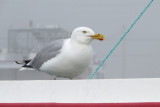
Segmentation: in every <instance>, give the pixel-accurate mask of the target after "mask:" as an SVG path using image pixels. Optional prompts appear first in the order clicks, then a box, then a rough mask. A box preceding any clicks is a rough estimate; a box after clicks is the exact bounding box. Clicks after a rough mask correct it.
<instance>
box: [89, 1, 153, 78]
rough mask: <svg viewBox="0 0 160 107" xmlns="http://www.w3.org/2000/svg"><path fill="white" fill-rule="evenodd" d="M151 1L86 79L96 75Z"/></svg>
mask: <svg viewBox="0 0 160 107" xmlns="http://www.w3.org/2000/svg"><path fill="white" fill-rule="evenodd" d="M152 2H153V0H151V1H150V2H149V3H148V4H147V6H146V7H145V8H144V9H143V11H142V12H141V13H140V14H139V15H138V17H137V18H136V19H135V20H134V22H133V23H132V24H131V26H130V27H129V28H128V29H127V30H126V32H125V33H124V34H123V35H122V37H121V38H120V40H119V41H118V42H117V43H116V45H115V46H114V47H113V48H112V49H111V50H110V52H109V53H108V54H107V55H106V57H105V58H104V59H103V60H102V61H101V63H100V64H99V65H98V67H97V68H96V69H95V71H94V72H93V73H92V74H91V75H90V76H89V78H88V79H92V77H93V76H94V75H95V74H96V72H97V71H98V70H99V68H100V67H101V66H102V65H103V63H104V62H105V61H106V59H107V58H108V57H109V56H110V55H111V53H112V52H113V51H114V50H115V48H116V47H117V46H118V45H119V43H120V42H121V41H122V40H123V39H124V37H125V36H126V35H127V33H128V32H129V31H130V30H131V29H132V27H133V26H134V25H135V24H136V22H137V21H138V20H139V19H140V17H141V16H142V15H143V13H144V12H145V11H146V10H147V8H148V7H149V6H150V5H151V3H152Z"/></svg>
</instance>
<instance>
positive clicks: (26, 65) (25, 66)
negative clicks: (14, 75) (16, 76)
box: [15, 60, 34, 71]
mask: <svg viewBox="0 0 160 107" xmlns="http://www.w3.org/2000/svg"><path fill="white" fill-rule="evenodd" d="M30 61H31V60H23V61H15V63H16V64H19V65H22V68H21V69H20V70H19V71H24V70H34V69H33V66H31V65H29V62H30Z"/></svg>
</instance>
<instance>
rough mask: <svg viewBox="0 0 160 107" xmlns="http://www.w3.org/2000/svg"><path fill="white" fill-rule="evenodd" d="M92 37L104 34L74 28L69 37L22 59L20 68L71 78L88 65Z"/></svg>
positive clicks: (101, 37) (99, 37) (80, 72)
mask: <svg viewBox="0 0 160 107" xmlns="http://www.w3.org/2000/svg"><path fill="white" fill-rule="evenodd" d="M93 39H97V40H103V39H104V36H103V35H102V34H97V33H94V31H93V30H92V29H90V28H88V27H78V28H75V29H74V30H73V32H72V34H71V38H68V39H63V40H57V41H54V42H52V43H50V44H49V45H47V46H46V47H44V48H43V49H42V50H41V51H39V52H38V53H37V55H36V56H35V57H34V58H33V59H32V60H27V61H24V62H25V64H24V65H23V66H22V68H21V70H24V69H27V68H29V69H30V68H31V69H36V70H38V71H43V72H45V73H48V74H50V75H54V76H55V77H64V78H69V79H72V78H74V77H76V76H78V75H80V74H82V73H83V72H84V71H85V69H86V68H87V67H88V66H89V64H90V62H91V59H92V54H93V50H92V46H91V42H92V41H93ZM17 63H18V64H19V62H17Z"/></svg>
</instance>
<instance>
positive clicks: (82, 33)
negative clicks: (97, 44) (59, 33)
mask: <svg viewBox="0 0 160 107" xmlns="http://www.w3.org/2000/svg"><path fill="white" fill-rule="evenodd" d="M93 39H97V40H100V41H102V40H104V36H103V35H102V34H98V33H95V32H94V31H93V30H92V29H90V28H88V27H78V28H75V29H74V30H73V32H72V34H71V40H74V41H76V42H78V43H82V44H91V42H92V40H93Z"/></svg>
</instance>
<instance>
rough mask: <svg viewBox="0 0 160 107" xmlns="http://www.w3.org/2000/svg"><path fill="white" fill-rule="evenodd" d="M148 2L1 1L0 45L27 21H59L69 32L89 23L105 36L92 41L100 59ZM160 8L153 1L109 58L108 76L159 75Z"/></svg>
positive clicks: (40, 23)
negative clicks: (11, 30)
mask: <svg viewBox="0 0 160 107" xmlns="http://www.w3.org/2000/svg"><path fill="white" fill-rule="evenodd" d="M149 1H150V0H0V48H4V47H7V36H8V35H7V33H8V29H9V28H28V26H29V21H30V20H32V21H33V26H34V27H46V26H47V25H56V24H59V25H61V27H63V28H64V29H66V30H68V31H70V32H71V31H72V30H73V29H74V28H75V27H78V26H88V27H90V28H92V29H93V30H94V31H95V32H97V33H102V34H104V35H105V37H106V40H105V41H103V42H99V41H95V42H94V43H93V47H94V50H95V52H96V54H97V56H98V58H99V59H102V58H103V57H104V56H105V55H106V54H107V53H108V52H109V51H110V49H111V48H112V47H113V46H114V45H115V43H116V42H117V40H118V39H119V38H120V37H121V36H122V34H123V33H124V31H125V30H126V29H127V28H128V27H129V25H130V24H131V23H132V22H133V20H134V19H135V18H136V17H137V16H138V14H139V13H140V12H141V11H142V9H143V8H144V7H145V6H146V4H147V3H148V2H149ZM159 10H160V0H154V2H153V4H152V5H151V6H150V8H149V9H148V10H147V11H146V13H145V14H144V15H143V17H142V18H141V19H140V20H139V22H138V23H137V24H136V25H135V26H134V28H133V29H132V30H131V31H130V32H129V34H128V35H127V37H126V38H125V41H123V42H122V43H121V44H120V46H119V47H118V48H117V49H116V50H115V52H114V53H113V55H112V56H111V57H110V58H109V59H108V62H107V63H106V66H107V68H106V70H110V72H111V73H110V75H109V76H111V77H116V76H118V74H119V73H116V72H123V71H125V72H130V73H128V74H126V76H127V75H129V76H130V75H138V73H140V75H143V74H144V73H145V72H147V73H148V74H147V76H148V75H149V76H150V75H152V74H154V73H155V76H159V77H160V73H159V72H160V66H159V60H160V57H159V54H160V50H159V49H160V30H159V29H160V21H159V19H160V14H159ZM124 51H125V53H124ZM124 54H125V59H124V58H123V55H124ZM124 60H125V61H124ZM123 64H125V68H123V67H124V65H123ZM119 69H120V70H119ZM124 69H125V70H124ZM142 71H143V72H142ZM150 71H152V73H151V72H150ZM133 72H134V73H133ZM116 74H117V75H116ZM147 76H146V77H147ZM131 77H132V76H131ZM133 77H134V76H133Z"/></svg>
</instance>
